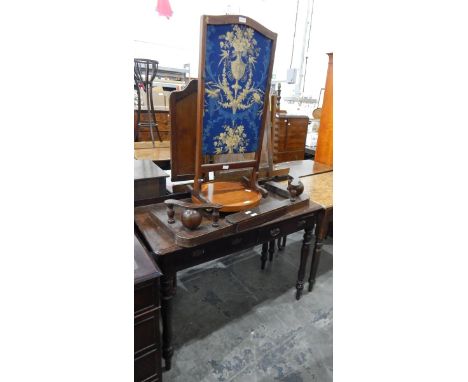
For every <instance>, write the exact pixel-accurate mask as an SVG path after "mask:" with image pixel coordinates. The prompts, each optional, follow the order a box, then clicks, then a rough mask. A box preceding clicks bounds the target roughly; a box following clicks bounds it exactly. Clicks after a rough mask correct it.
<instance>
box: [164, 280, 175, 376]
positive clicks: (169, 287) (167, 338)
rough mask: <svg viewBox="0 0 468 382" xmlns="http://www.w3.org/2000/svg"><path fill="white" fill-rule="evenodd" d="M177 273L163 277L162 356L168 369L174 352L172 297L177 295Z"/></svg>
mask: <svg viewBox="0 0 468 382" xmlns="http://www.w3.org/2000/svg"><path fill="white" fill-rule="evenodd" d="M175 278H176V274H175V273H168V274H164V275H163V276H162V277H161V300H162V301H161V316H162V327H163V332H162V342H163V346H162V356H163V358H164V361H165V366H166V370H170V369H171V359H172V355H173V354H174V349H173V347H172V322H171V320H172V301H171V300H172V298H173V297H174V295H175V288H174V280H175Z"/></svg>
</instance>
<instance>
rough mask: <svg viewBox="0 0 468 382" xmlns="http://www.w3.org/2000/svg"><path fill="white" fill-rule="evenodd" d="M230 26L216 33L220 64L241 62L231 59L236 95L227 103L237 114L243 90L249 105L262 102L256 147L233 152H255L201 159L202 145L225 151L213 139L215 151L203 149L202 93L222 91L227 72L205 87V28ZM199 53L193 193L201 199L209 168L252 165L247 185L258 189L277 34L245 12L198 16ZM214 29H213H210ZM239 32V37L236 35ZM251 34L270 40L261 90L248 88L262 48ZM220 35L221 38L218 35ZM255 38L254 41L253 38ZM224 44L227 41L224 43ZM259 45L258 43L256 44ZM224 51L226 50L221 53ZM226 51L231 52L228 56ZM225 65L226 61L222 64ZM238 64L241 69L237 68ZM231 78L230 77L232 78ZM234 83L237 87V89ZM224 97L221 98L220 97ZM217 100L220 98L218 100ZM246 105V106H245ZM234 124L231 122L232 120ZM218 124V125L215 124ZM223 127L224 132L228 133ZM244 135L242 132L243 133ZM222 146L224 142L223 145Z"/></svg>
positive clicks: (232, 167) (213, 93)
mask: <svg viewBox="0 0 468 382" xmlns="http://www.w3.org/2000/svg"><path fill="white" fill-rule="evenodd" d="M224 25H226V26H229V25H232V27H233V28H232V32H227V33H225V34H223V35H219V39H220V40H221V41H218V43H219V45H220V47H221V48H219V49H220V50H221V52H222V53H223V54H224V56H223V55H221V57H220V65H221V62H222V60H224V59H226V58H227V60H232V59H233V58H235V59H236V61H238V62H240V65H237V66H235V64H234V66H233V65H232V63H233V62H234V61H231V67H230V68H234V69H236V70H237V72H234V73H230V74H229V75H231V77H233V78H234V80H235V81H236V82H235V84H234V85H232V86H231V87H230V88H232V89H233V91H234V94H235V97H232V94H230V96H231V98H230V103H229V105H228V106H229V107H231V106H232V110H233V112H232V114H233V115H234V114H236V108H239V105H242V101H243V100H245V98H244V99H242V100H239V98H240V97H241V94H243V93H244V94H245V93H246V92H247V94H248V96H249V97H251V98H250V101H249V102H250V105H254V106H256V107H257V108H259V107H260V106H257V105H256V104H255V103H257V104H258V105H260V103H263V106H262V107H261V119H260V126H259V129H258V131H257V132H256V135H255V136H254V138H255V139H254V140H253V141H254V144H253V145H251V147H250V148H251V149H252V148H254V149H255V150H253V149H252V150H251V151H245V150H246V149H245V148H240V149H239V151H237V152H235V153H244V152H255V158H254V159H252V160H240V161H232V162H222V163H205V164H204V163H203V155H204V152H203V151H204V149H205V154H214V155H216V154H222V153H225V152H223V151H221V150H222V149H221V143H218V142H215V143H214V144H213V145H214V146H213V147H212V148H210V150H216V151H217V152H214V153H213V152H206V150H207V149H206V145H205V147H204V144H203V128H204V113H205V95H207V97H210V96H211V97H219V94H222V93H223V91H224V90H225V89H226V86H229V85H226V82H227V80H226V78H225V76H226V74H225V73H223V74H220V76H219V77H220V79H219V86H218V85H216V84H215V86H214V87H213V86H209V87H208V89H207V87H206V83H205V80H206V75H205V64H206V51H207V37H208V36H207V31H208V27H209V26H224ZM200 29H201V30H200V56H199V69H198V73H199V75H198V79H199V83H198V95H197V126H196V151H195V179H194V188H193V192H192V194H193V195H194V196H195V197H197V198H199V199H200V200H203V197H202V196H201V195H200V185H201V182H203V179H205V180H206V179H207V178H208V177H207V174H208V172H211V171H218V170H226V169H240V168H252V173H251V175H250V179H248V187H250V188H252V189H254V190H261V188H259V186H258V184H257V175H258V174H257V172H258V170H259V165H260V158H261V150H262V144H263V137H264V129H265V125H266V122H267V111H268V104H269V102H268V101H269V93H270V86H271V76H272V71H273V64H274V56H275V49H276V39H277V34H276V33H274V32H272V31H270V30H269V29H267V28H265V27H264V26H262V25H261V24H259V23H258V22H256V21H255V20H253V19H251V18H249V17H245V16H239V15H226V16H206V15H204V16H202V17H201V25H200ZM211 30H213V29H211ZM239 36H240V37H239ZM254 36H257V39H259V38H258V37H259V36H260V37H261V39H262V41H270V42H271V43H270V45H269V51H270V54H269V61H268V68H267V69H266V73H267V76H266V81H265V83H263V84H262V85H264V87H262V88H263V89H264V90H256V89H254V90H255V91H254V90H251V89H252V88H253V85H254V81H253V80H252V76H253V75H252V71H253V70H252V68H254V67H255V64H256V63H257V61H256V57H257V58H258V57H260V55H261V54H262V52H261V49H259V48H258V46H257V41H255V38H253V37H254ZM221 37H223V38H224V40H223V39H221ZM254 41H255V42H254ZM225 44H227V45H225ZM259 45H260V44H259ZM226 46H228V47H229V48H230V49H231V53H230V52H229V48H226ZM246 49H248V52H254V53H253V54H250V55H249V54H246V55H245V56H246V57H244V56H242V57H243V58H244V59H246V60H247V61H246V62H244V61H242V62H241V60H242V57H241V54H240V53H239V52H241V51H244V52H245V51H246ZM224 52H227V53H224ZM229 54H232V55H231V56H229ZM260 58H261V59H264V57H260ZM224 65H226V64H224ZM239 67H240V70H239ZM246 67H247V70H250V72H249V76H250V77H249V79H248V80H247V83H249V81H250V85H244V86H245V87H244V90H245V88H248V87H249V86H250V88H248V89H247V90H246V91H245V92H241V93H240V94H239V96H238V94H237V89H239V88H240V89H241V86H240V85H238V82H239V81H240V80H239V78H241V77H242V78H244V76H245V70H246ZM231 80H232V78H231ZM236 87H237V89H236ZM221 101H223V100H221ZM221 101H220V102H221ZM226 104H227V103H226V102H224V106H223V107H226V106H225V105H226ZM244 107H245V106H244ZM232 121H235V118H234V117H233V118H232ZM233 126H234V122H233ZM218 128H219V127H218ZM224 128H225V129H227V130H228V129H229V126H224ZM227 130H226V134H227ZM240 132H241V133H243V130H240ZM219 136H221V137H224V136H225V135H222V134H219V135H218V136H217V137H219ZM244 136H245V134H244ZM236 139H237V140H235V142H239V139H242V137H241V138H239V137H237V138H236ZM224 147H225V146H224ZM246 147H247V150H248V149H249V146H248V145H246ZM230 150H231V151H233V150H234V149H233V148H232V145H231V146H230Z"/></svg>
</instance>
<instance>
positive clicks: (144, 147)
mask: <svg viewBox="0 0 468 382" xmlns="http://www.w3.org/2000/svg"><path fill="white" fill-rule="evenodd" d="M154 143H155V146H156V147H154V148H153V144H152V142H134V149H135V150H134V158H135V159H139V160H145V159H147V160H156V161H158V160H159V161H167V160H170V159H171V145H170V142H169V141H163V142H159V141H155V142H154Z"/></svg>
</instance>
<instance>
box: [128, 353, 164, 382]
mask: <svg viewBox="0 0 468 382" xmlns="http://www.w3.org/2000/svg"><path fill="white" fill-rule="evenodd" d="M134 366H135V367H134V369H135V370H134V377H135V378H134V381H135V382H140V381H145V380H147V379H148V380H149V379H150V378H151V379H150V380H151V381H159V380H160V379H159V375H161V373H160V370H161V354H160V352H159V350H151V351H149V352H148V353H146V354H144V355H142V356H140V357H138V358H135V365H134Z"/></svg>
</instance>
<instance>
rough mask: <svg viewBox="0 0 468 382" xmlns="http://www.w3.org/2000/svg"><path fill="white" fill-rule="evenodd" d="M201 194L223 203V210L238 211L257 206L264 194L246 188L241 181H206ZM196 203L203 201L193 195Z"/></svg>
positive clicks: (212, 200) (212, 201) (214, 201)
mask: <svg viewBox="0 0 468 382" xmlns="http://www.w3.org/2000/svg"><path fill="white" fill-rule="evenodd" d="M201 194H202V196H203V197H205V198H206V199H207V200H209V201H210V202H211V203H216V204H221V205H222V206H223V207H222V208H221V209H220V211H221V212H237V211H241V210H245V209H247V208H252V207H255V206H257V205H258V204H259V203H260V200H261V199H262V194H261V193H260V192H259V191H257V190H252V189H250V188H246V187H245V185H244V184H243V183H241V182H206V183H203V184H202V186H201ZM192 200H193V202H194V203H201V201H200V200H198V199H197V197H196V196H195V195H192Z"/></svg>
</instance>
